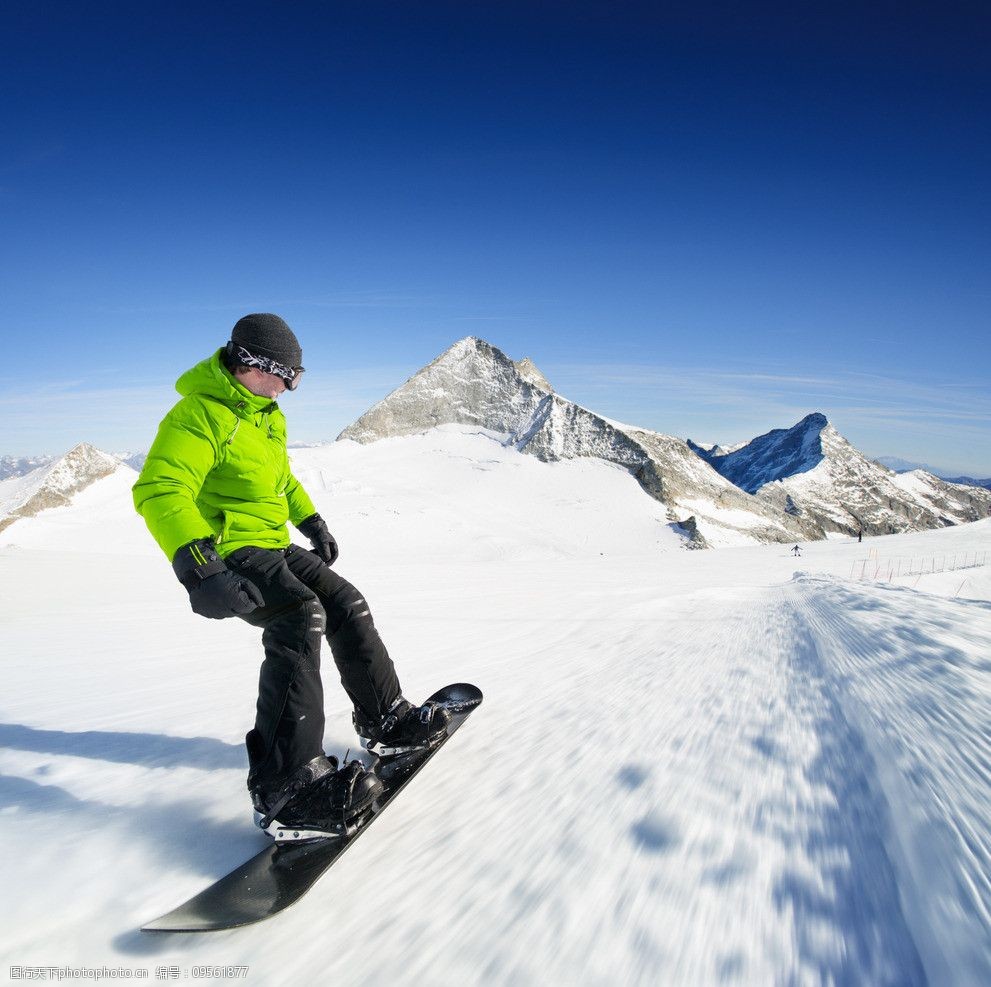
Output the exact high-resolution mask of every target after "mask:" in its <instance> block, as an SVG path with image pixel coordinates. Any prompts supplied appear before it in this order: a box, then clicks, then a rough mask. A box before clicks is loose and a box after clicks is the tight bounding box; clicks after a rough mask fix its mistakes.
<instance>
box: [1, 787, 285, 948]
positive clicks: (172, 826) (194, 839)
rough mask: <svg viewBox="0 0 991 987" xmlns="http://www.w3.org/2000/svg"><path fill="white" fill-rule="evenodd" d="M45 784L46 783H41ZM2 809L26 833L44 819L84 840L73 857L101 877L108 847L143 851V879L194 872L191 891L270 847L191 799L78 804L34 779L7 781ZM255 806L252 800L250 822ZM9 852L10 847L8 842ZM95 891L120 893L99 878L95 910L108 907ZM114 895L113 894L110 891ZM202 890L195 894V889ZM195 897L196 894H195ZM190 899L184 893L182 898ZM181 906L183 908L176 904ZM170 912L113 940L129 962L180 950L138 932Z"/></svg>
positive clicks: (125, 870)
mask: <svg viewBox="0 0 991 987" xmlns="http://www.w3.org/2000/svg"><path fill="white" fill-rule="evenodd" d="M42 777H43V776H42ZM0 805H3V806H4V807H5V809H8V810H13V814H12V815H9V816H5V817H4V818H5V821H6V822H7V824H8V825H9V824H10V823H11V822H12V821H14V820H15V819H16V820H17V821H18V823H23V827H24V828H25V829H26V830H30V831H32V832H34V831H35V824H34V821H33V819H32V816H35V817H40V818H39V820H38V822H39V824H40V825H45V826H55V827H56V828H57V829H58V830H59V831H60V832H62V833H72V834H77V835H76V836H75V837H67V839H73V840H76V845H75V846H73V847H72V849H69V847H70V844H69V843H66V853H67V854H71V855H72V856H73V857H74V858H77V859H78V858H79V856H80V854H83V855H84V856H85V855H86V854H87V853H89V854H90V856H91V858H92V861H93V865H92V866H93V867H94V869H95V871H100V872H102V871H103V870H104V869H105V868H106V867H107V866H108V862H109V860H110V856H109V853H110V851H108V849H107V848H108V847H112V846H114V845H122V846H128V847H134V846H136V845H140V847H141V849H142V851H143V852H144V853H146V854H147V855H148V857H149V858H150V860H151V863H150V864H145V865H142V867H143V869H142V874H147V873H148V872H149V871H153V872H157V873H160V874H162V875H163V877H162V879H163V881H166V880H174V875H175V872H176V871H177V870H178V871H182V872H183V873H184V874H187V872H192V874H194V875H196V879H195V880H190V878H189V877H188V876H187V877H186V878H185V880H186V883H187V884H192V885H198V886H205V885H206V884H207V883H209V881H211V880H216V879H217V878H219V877H221V876H222V875H223V874H225V873H227V872H228V871H229V870H231V869H232V868H233V867H234V866H236V865H237V864H239V863H241V862H242V861H244V860H246V859H247V858H248V857H250V856H251V855H252V854H253V853H257V852H258V850H260V849H261V848H262V847H264V846H265V844H266V843H267V842H268V838H267V837H265V836H264V835H263V834H261V833H260V832H259V831H258V830H256V829H254V828H252V827H251V826H249V825H248V824H247V823H245V824H244V825H241V826H239V825H237V824H234V825H232V824H231V823H230V822H225V821H223V820H218V819H217V818H215V817H213V816H211V815H208V814H207V813H206V811H205V809H204V806H202V805H200V804H198V803H196V802H193V801H191V800H188V799H187V800H185V801H179V802H164V801H163V802H146V803H143V804H140V805H127V806H118V805H108V804H106V803H103V802H99V801H97V800H94V799H86V798H79V797H78V796H76V795H74V794H72V793H71V792H69V791H67V790H66V789H64V788H62V787H60V786H58V785H45V784H42V783H40V782H36V781H34V780H32V779H29V778H20V777H15V776H10V775H0ZM249 813H250V806H249V805H248V803H247V800H245V815H246V818H247V817H248V814H249ZM81 834H99V837H100V839H102V840H103V842H100V841H99V840H98V841H97V842H96V843H94V844H92V847H93V849H92V851H90V850H87V849H86V845H85V844H83V845H82V849H81V848H80V844H79V843H78V837H79V835H81ZM7 845H8V849H9V848H10V841H9V840H8V844H7ZM120 866H121V867H122V870H121V873H120V879H121V880H124V881H126V880H128V875H129V873H130V870H129V868H130V867H131V866H132V864H131V863H130V862H128V863H127V864H123V865H120ZM93 888H96V889H99V888H102V889H104V892H105V893H108V894H109V893H113V885H112V884H110V885H108V884H107V882H106V881H105V880H103V879H94V881H93V884H92V888H91V892H90V894H91V898H90V905H91V907H92V908H93V910H94V911H99V910H100V908H101V904H100V899H99V897H98V892H97V891H94V890H92V889H93ZM108 888H109V889H110V890H109V891H107V889H108ZM193 890H196V888H193ZM193 890H190V894H192V893H193ZM182 893H183V892H178V893H177V898H181V897H182ZM176 903H178V902H176ZM156 910H157V911H161V910H163V909H162V908H161V907H159V908H158V909H156V908H155V907H154V906H151V907H149V908H148V910H147V913H144V914H135V915H134V916H133V922H134V926H133V927H131V928H128V929H127V930H123V931H121V932H120V934H119V935H118V936H117V937H116V938H115V939H114V940H113V945H114V947H115V948H116V949H117V950H119V951H120V952H122V953H126V954H129V955H154V954H156V953H162V952H167V951H169V950H170V949H171V950H173V951H174V950H175V947H176V939H175V938H174V937H163V938H161V939H151V938H150V937H148V936H143V935H141V934H140V933H138V932H136V931H135V929H136V927H137V925H139V924H140V923H141V922H142V921H147V920H149V919H151V918H153V917H154V913H155V912H156Z"/></svg>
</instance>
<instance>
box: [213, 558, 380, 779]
mask: <svg viewBox="0 0 991 987" xmlns="http://www.w3.org/2000/svg"><path fill="white" fill-rule="evenodd" d="M225 561H226V562H227V565H228V567H229V568H231V569H232V570H233V571H234V572H237V573H238V574H239V575H242V576H244V577H245V578H246V579H248V580H250V581H251V582H252V583H253V584H254V585H255V586H257V587H258V589H259V591H260V592H261V594H262V596H263V598H264V600H265V605H264V606H262V607H259V608H258V609H257V610H254V611H253V612H252V613H249V614H246V615H245V616H244V617H243V619H244V620H246V621H247V622H248V623H249V624H252V625H253V626H255V627H260V628H262V645H263V646H264V649H265V658H264V660H263V661H262V666H261V674H260V676H259V681H258V708H257V714H256V717H255V726H254V729H253V730H251V731H250V732H249V733H248V735H247V737H246V738H245V740H246V743H247V747H248V787H249V788H252V789H253V788H256V787H258V788H262V789H270V788H274V787H276V786H277V785H278V784H279V783H280V782H281V780H282V779H283V778H284V777H285V776H286V775H287V774H288V773H289V772H291V771H293V770H294V769H295V768H297V767H299V766H300V765H302V764H306V762H307V761H310V760H312V759H313V758H314V757H316V756H317V755H319V754H322V753H323V730H324V711H323V685H322V683H321V680H320V639H321V637H322V636H324V635H326V638H327V643H328V644H329V645H330V650H331V653H332V654H333V656H334V661H335V663H336V665H337V669H338V671H339V672H340V675H341V683H342V684H343V686H344V689H345V691H346V692H347V694H348V696H350V698H351V701H352V702H353V703H354V705H355V706H356V707H357V708H359V709H360V710H362V711H363V712H364V713H366V714H367V715H369V716H379V715H382V714H384V713H385V711H386V710H387V709H388V708H389V706H391V705H392V703H393V702H395V700H396V698H397V696H398V695H399V680H398V678H397V676H396V669H395V666H394V665H393V663H392V659H391V658H390V657H389V653H388V651H386V648H385V645H384V644H383V643H382V639H381V638H380V637H379V634H378V631H377V630H376V629H375V624H374V622H373V620H372V615H371V612H370V611H369V607H368V604H367V603H366V602H365V600H364V598H363V597H362V595H361V593H359V592H358V590H356V589H355V588H354V586H352V585H351V584H350V583H349V582H347V580H345V579H342V578H341V577H340V576H338V575H337V573H336V572H334V571H333V569H331V568H330V567H329V566H328V565H326V564H325V563H324V562H323V560H322V559H321V558H320V557H319V556H318V555H315V554H314V553H313V552H310V551H307V550H306V549H305V548H299V547H298V546H296V545H290V546H289V548H286V549H283V550H281V551H278V550H272V549H265V548H241V549H238V550H237V551H236V552H232V553H231V554H230V555H229V556H227V558H226V560H225Z"/></svg>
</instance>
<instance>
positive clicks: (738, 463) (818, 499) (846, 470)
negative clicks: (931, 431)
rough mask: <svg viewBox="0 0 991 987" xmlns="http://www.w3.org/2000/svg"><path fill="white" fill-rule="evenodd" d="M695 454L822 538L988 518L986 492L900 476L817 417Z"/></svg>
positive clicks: (921, 475)
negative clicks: (729, 448)
mask: <svg viewBox="0 0 991 987" xmlns="http://www.w3.org/2000/svg"><path fill="white" fill-rule="evenodd" d="M692 448H693V449H694V450H695V451H696V453H698V455H699V456H701V457H702V458H704V459H705V460H706V462H708V463H709V464H710V465H712V466H713V467H714V468H715V469H716V470H718V472H719V473H720V474H721V475H722V476H724V477H726V478H727V479H728V480H730V481H732V482H733V483H735V484H737V485H738V486H740V487H741V488H742V489H744V490H747V491H748V492H750V493H752V494H754V495H755V496H756V497H757V498H758V499H760V500H764V501H766V502H768V503H770V504H773V505H775V506H777V507H779V508H780V509H782V510H785V511H787V512H789V513H791V514H794V515H795V516H796V517H801V518H807V519H809V520H810V521H813V522H814V523H816V524H818V525H819V526H821V527H822V529H823V530H824V531H826V532H831V531H832V532H842V533H846V534H852V533H856V532H857V531H859V530H862V531H864V532H865V533H866V534H894V533H896V532H900V531H919V530H923V529H926V528H939V527H944V526H946V525H951V524H959V523H961V522H964V521H976V520H978V519H979V518H983V517H987V516H988V515H989V514H991V494H989V493H988V492H987V491H985V490H982V489H981V488H979V487H967V486H959V485H957V484H952V483H947V482H946V481H944V480H941V479H939V478H938V477H936V476H933V475H932V474H931V473H926V472H925V471H923V470H915V471H913V472H911V473H903V474H897V473H895V472H894V471H892V470H890V469H888V468H887V467H885V466H882V465H880V464H879V463H877V462H875V461H873V460H870V459H868V458H867V457H866V456H864V455H863V454H862V453H860V452H858V451H857V450H856V449H855V448H854V447H853V446H852V445H851V444H850V443H849V442H848V441H847V440H846V439H844V438H843V436H842V435H840V434H839V432H837V431H836V429H835V428H834V427H833V426H832V425H831V424H830V423H829V421H828V420H827V418H826V417H825V415H822V414H820V413H818V412H816V413H814V414H811V415H807V416H806V417H805V418H803V419H802V420H801V421H800V422H798V424H796V425H794V426H792V427H791V428H788V429H774V430H773V431H771V432H768V433H767V434H766V435H760V436H758V437H757V438H755V439H753V440H752V441H751V442H748V443H747V444H746V445H744V446H742V447H740V448H738V449H736V450H735V451H733V452H730V453H716V452H713V451H712V450H706V449H703V448H702V447H700V446H698V445H695V444H694V443H693V444H692Z"/></svg>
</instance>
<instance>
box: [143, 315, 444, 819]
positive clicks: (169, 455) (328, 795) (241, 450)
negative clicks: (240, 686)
mask: <svg viewBox="0 0 991 987" xmlns="http://www.w3.org/2000/svg"><path fill="white" fill-rule="evenodd" d="M302 356H303V354H302V349H301V348H300V345H299V342H298V340H297V339H296V336H295V334H294V333H293V331H292V330H291V329H290V328H289V326H288V325H287V324H286V323H285V322H284V321H283V320H282V319H281V318H279V316H277V315H271V314H266V313H262V314H253V315H246V316H245V317H244V318H242V319H240V320H239V321H238V322H237V324H236V325H235V326H234V330H233V332H232V334H231V338H230V341H229V342H228V343H227V344H226V345H225V346H223V347H221V348H220V349H219V350H217V351H216V352H215V353H214V354H213V355H212V356H210V357H208V358H207V359H205V360H203V361H201V362H200V363H198V364H197V365H196V366H194V367H193V368H192V369H190V370H188V371H186V373H184V374H183V375H182V376H181V377H180V378H179V380H178V381H177V382H176V390H177V391H178V392H179V393H180V394H181V395H182V400H180V401H179V402H178V403H177V404H176V405H175V406H174V407H173V408H172V410H171V411H169V413H168V414H167V415H166V416H165V418H164V419H163V420H162V423H161V425H160V426H159V430H158V435H157V436H156V438H155V441H154V443H153V444H152V447H151V449H150V451H149V453H148V458H147V460H146V462H145V464H144V467H143V469H142V470H141V475H140V476H139V477H138V481H137V483H135V484H134V491H133V492H134V505H135V508H136V509H137V511H138V513H139V514H141V515H142V517H144V519H145V522H146V523H147V525H148V528H149V530H150V531H151V533H152V535H153V536H154V538H155V540H156V541H157V542H158V544H159V546H160V547H161V548H162V549H163V551H164V552H165V554H166V555H167V556H168V558H169V560H170V561H171V562H172V568H173V569H174V571H175V574H176V576H177V577H178V579H179V581H180V582H181V583H182V585H183V586H184V587H185V589H186V590H187V592H188V593H189V600H190V604H191V606H192V609H193V611H194V612H195V613H197V614H199V615H201V616H203V617H210V618H215V619H221V618H224V617H240V618H241V619H242V620H245V621H247V622H248V623H249V624H252V625H253V626H255V627H258V628H261V629H262V645H263V648H264V653H265V657H264V660H263V661H262V665H261V673H260V678H259V684H258V703H257V710H256V718H255V725H254V727H253V729H252V730H251V731H250V732H249V733H248V735H247V737H246V738H245V740H246V745H247V749H248V790H249V792H250V794H251V799H252V802H253V805H254V808H255V810H256V812H257V813H259V816H260V821H259V822H260V825H262V826H264V827H265V828H267V829H271V830H273V831H274V828H275V827H276V826H277V825H281V826H282V827H296V828H298V829H305V830H309V831H313V832H314V833H321V832H333V831H336V829H337V828H338V827H339V824H340V821H341V820H342V818H343V819H344V820H345V821H350V820H353V819H356V818H357V817H358V816H360V814H361V813H362V812H363V811H364V810H365V809H367V808H369V807H370V806H371V804H372V803H373V802H374V800H375V799H376V798H378V797H379V795H380V794H381V792H382V782H381V781H380V779H379V778H378V777H377V776H376V774H375V773H373V772H369V771H366V770H365V769H364V768H363V767H362V765H361V763H360V762H359V761H356V760H355V761H352V762H350V763H349V764H346V765H340V764H339V763H338V761H337V759H336V758H334V757H327V756H326V755H325V754H324V751H323V730H324V710H323V686H322V682H321V678H320V644H321V636H325V637H326V639H327V643H328V644H329V646H330V649H331V653H332V654H333V656H334V661H335V663H336V665H337V668H338V671H339V672H340V677H341V683H342V685H343V686H344V689H345V691H346V692H347V694H348V696H349V697H350V699H351V701H352V703H353V705H354V716H353V721H354V726H355V729H356V731H357V733H358V734H359V736H360V737H361V739H362V742H363V744H364V745H365V746H366V747H367V748H368V749H369V750H373V751H376V752H378V753H382V754H389V753H397V752H401V751H407V750H410V749H413V748H419V747H429V746H431V745H432V744H434V743H436V742H437V741H438V740H439V739H440V738H442V737H443V736H444V734H445V731H446V727H447V724H448V723H449V721H450V714H449V713H448V711H447V710H446V709H445V708H443V707H441V706H437V705H434V704H430V703H425V704H424V705H422V706H414V705H413V704H412V703H410V702H409V701H408V700H406V699H405V698H404V697H403V695H402V691H401V689H400V685H399V679H398V677H397V675H396V669H395V666H394V664H393V662H392V659H391V658H390V657H389V653H388V651H387V650H386V648H385V645H384V644H383V642H382V639H381V638H380V637H379V634H378V631H377V630H376V628H375V624H374V622H373V620H372V615H371V613H370V611H369V607H368V604H367V603H366V602H365V599H364V597H363V596H362V594H361V593H360V592H358V590H357V589H355V588H354V586H352V585H351V584H350V583H349V582H347V581H346V580H344V579H342V578H341V577H340V576H339V575H338V574H337V573H336V572H334V570H333V569H332V568H331V566H333V564H334V562H335V561H336V560H337V557H338V547H337V542H336V540H335V539H334V537H333V536H332V535H331V534H330V531H329V530H328V528H327V525H326V523H325V522H324V520H323V518H322V517H321V516H320V514H319V513H318V512H317V510H316V508H315V507H314V505H313V502H312V501H311V499H310V497H309V496H308V495H307V493H306V491H305V490H304V489H303V486H302V484H301V483H300V482H299V480H297V479H296V477H295V476H293V474H292V470H291V468H290V465H289V460H288V455H287V452H286V421H285V417H284V415H283V413H282V411H281V409H280V408H279V406H278V404H276V401H275V399H276V398H278V397H279V396H281V395H282V394H283V393H285V392H286V391H290V392H291V391H295V390H296V388H297V387H298V386H299V382H300V378H301V377H302V375H303V366H302ZM287 521H290V522H292V524H293V525H295V527H296V528H297V529H298V530H299V531H300V532H301V533H302V534H303V535H304V536H305V537H306V538H307V539H308V540H309V542H310V544H311V545H312V549H313V550H312V551H310V550H307V549H305V548H300V547H299V546H298V545H294V544H292V542H291V541H290V538H289V533H288V531H287V529H286V522H287Z"/></svg>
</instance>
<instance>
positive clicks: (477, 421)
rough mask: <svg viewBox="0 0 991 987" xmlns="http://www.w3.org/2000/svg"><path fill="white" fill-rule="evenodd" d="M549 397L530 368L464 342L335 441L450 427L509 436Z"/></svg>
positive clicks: (481, 342)
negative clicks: (461, 427) (464, 427)
mask: <svg viewBox="0 0 991 987" xmlns="http://www.w3.org/2000/svg"><path fill="white" fill-rule="evenodd" d="M550 391H551V386H550V384H548V382H547V380H546V379H545V378H544V376H543V374H541V373H540V372H539V371H538V370H537V368H536V367H535V366H534V365H533V363H532V362H530V361H529V360H524V361H521V362H520V363H514V362H513V361H512V360H510V359H509V357H507V356H506V355H505V354H504V353H502V352H501V351H500V350H497V349H496V348H495V347H494V346H491V345H490V344H489V343H486V342H485V341H484V340H481V339H476V338H474V337H471V336H469V337H468V338H466V339H462V340H460V341H459V342H457V343H455V344H454V345H453V346H452V347H451V348H450V349H448V350H446V351H445V352H444V353H442V354H441V355H440V356H439V357H437V359H436V360H434V361H433V363H431V364H429V365H428V366H426V367H424V368H423V369H422V370H420V371H418V372H417V373H416V374H414V375H413V376H412V377H411V378H410V379H409V380H408V381H406V383H405V384H403V385H402V386H401V387H399V388H397V389H396V390H395V391H393V392H392V393H391V394H390V395H388V397H386V398H385V399H384V400H382V401H379V403H378V404H376V405H373V406H372V407H371V408H370V409H369V410H368V411H366V412H365V414H363V415H362V416H361V417H360V418H359V419H358V420H357V421H356V422H354V423H353V424H352V425H349V426H348V427H347V428H346V429H344V431H343V432H341V434H340V435H339V436H338V439H354V440H355V441H357V442H374V441H375V440H376V439H384V438H395V437H397V436H401V435H414V434H416V433H417V432H422V431H424V430H425V429H428V428H433V427H434V426H435V425H454V424H456V425H479V426H481V427H482V428H487V429H491V430H492V431H494V432H505V433H510V432H514V431H515V430H516V429H517V428H518V427H519V426H520V424H521V423H522V422H525V421H526V420H527V419H528V418H529V417H530V416H531V415H532V414H533V413H534V412H535V411H536V410H537V408H538V407H539V405H540V403H541V401H543V399H544V398H545V397H546V396H547V395H548V393H549V392H550Z"/></svg>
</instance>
